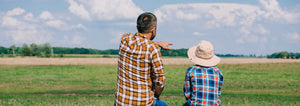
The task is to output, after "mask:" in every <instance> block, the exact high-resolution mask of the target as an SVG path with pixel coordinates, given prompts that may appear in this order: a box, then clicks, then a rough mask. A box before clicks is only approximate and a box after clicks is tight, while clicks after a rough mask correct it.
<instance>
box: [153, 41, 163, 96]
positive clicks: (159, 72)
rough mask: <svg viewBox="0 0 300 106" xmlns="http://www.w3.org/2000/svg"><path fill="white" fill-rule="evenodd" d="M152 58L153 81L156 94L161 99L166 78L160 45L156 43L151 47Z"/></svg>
mask: <svg viewBox="0 0 300 106" xmlns="http://www.w3.org/2000/svg"><path fill="white" fill-rule="evenodd" d="M151 52H152V53H151V59H152V69H153V70H152V75H153V77H152V81H153V86H154V90H155V94H154V96H155V97H156V98H158V99H159V96H160V94H161V93H162V91H163V89H164V86H165V83H166V78H165V73H164V70H163V63H162V59H161V54H160V50H159V46H158V45H157V44H155V45H154V46H153V49H151Z"/></svg>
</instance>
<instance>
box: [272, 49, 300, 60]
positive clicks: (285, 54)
mask: <svg viewBox="0 0 300 106" xmlns="http://www.w3.org/2000/svg"><path fill="white" fill-rule="evenodd" d="M267 58H292V59H298V58H300V53H289V52H287V51H282V52H277V53H273V54H271V55H268V56H267Z"/></svg>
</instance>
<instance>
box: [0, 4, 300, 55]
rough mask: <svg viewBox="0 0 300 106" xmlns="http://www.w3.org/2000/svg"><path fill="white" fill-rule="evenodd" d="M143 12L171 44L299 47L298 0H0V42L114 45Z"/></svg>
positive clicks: (233, 50) (268, 49)
mask: <svg viewBox="0 0 300 106" xmlns="http://www.w3.org/2000/svg"><path fill="white" fill-rule="evenodd" d="M143 12H152V13H154V14H155V15H156V16H157V19H158V26H157V36H156V38H155V39H154V40H155V41H167V42H171V43H173V45H172V46H170V47H171V48H172V49H181V48H190V47H192V46H195V45H197V44H198V43H199V42H200V41H201V40H207V41H210V42H211V43H212V44H213V45H214V50H215V53H217V54H244V55H250V54H255V55H257V56H260V55H269V54H272V53H275V52H280V51H288V52H297V53H300V0H0V46H4V47H9V46H11V45H13V44H16V45H17V46H22V45H23V44H24V43H27V44H31V43H36V44H43V43H50V44H51V45H52V46H54V47H84V48H93V49H100V50H106V49H118V46H119V43H120V37H121V36H122V35H123V34H124V33H133V34H134V33H136V32H137V30H136V19H137V17H138V16H139V15H140V14H141V13H143Z"/></svg>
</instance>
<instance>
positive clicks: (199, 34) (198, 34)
mask: <svg viewBox="0 0 300 106" xmlns="http://www.w3.org/2000/svg"><path fill="white" fill-rule="evenodd" d="M192 35H196V36H204V35H206V34H205V33H200V32H193V33H192Z"/></svg>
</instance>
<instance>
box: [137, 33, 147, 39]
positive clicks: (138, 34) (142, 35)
mask: <svg viewBox="0 0 300 106" xmlns="http://www.w3.org/2000/svg"><path fill="white" fill-rule="evenodd" d="M135 35H137V36H140V37H142V38H147V37H146V36H145V35H144V34H142V33H138V32H137V33H135Z"/></svg>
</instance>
